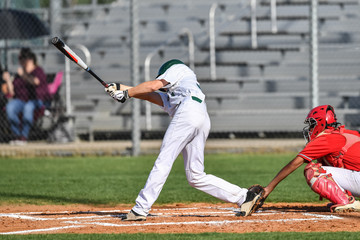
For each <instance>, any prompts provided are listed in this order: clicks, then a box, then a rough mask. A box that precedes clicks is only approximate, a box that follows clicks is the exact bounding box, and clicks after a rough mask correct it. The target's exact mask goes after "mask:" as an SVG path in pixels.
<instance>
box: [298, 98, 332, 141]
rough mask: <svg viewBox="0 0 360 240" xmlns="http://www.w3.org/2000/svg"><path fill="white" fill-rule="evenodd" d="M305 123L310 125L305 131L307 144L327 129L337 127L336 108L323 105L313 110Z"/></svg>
mask: <svg viewBox="0 0 360 240" xmlns="http://www.w3.org/2000/svg"><path fill="white" fill-rule="evenodd" d="M304 123H305V124H308V126H306V127H304V129H303V134H304V137H305V140H306V141H307V142H310V141H311V140H313V139H314V138H315V137H316V136H317V135H319V133H321V132H322V131H324V130H325V129H327V128H332V127H336V126H337V124H338V123H337V119H336V114H335V111H334V108H333V107H332V106H331V105H322V106H318V107H316V108H313V109H312V110H311V111H310V112H309V114H308V115H307V117H306V118H305V122H304Z"/></svg>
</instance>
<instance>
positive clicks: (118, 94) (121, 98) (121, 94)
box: [109, 90, 130, 103]
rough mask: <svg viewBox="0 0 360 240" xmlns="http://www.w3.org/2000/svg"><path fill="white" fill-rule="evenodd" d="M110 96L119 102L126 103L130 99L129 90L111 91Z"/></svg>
mask: <svg viewBox="0 0 360 240" xmlns="http://www.w3.org/2000/svg"><path fill="white" fill-rule="evenodd" d="M109 95H110V96H111V97H112V98H113V99H115V100H116V101H118V102H121V103H124V102H125V101H126V99H128V98H130V96H129V93H128V90H125V91H119V90H117V91H110V92H109Z"/></svg>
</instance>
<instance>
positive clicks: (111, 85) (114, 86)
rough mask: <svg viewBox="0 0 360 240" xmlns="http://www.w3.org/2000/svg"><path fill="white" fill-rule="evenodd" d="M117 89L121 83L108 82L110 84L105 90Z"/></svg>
mask: <svg viewBox="0 0 360 240" xmlns="http://www.w3.org/2000/svg"><path fill="white" fill-rule="evenodd" d="M116 90H120V83H110V84H108V86H107V87H106V88H105V92H108V93H109V92H110V91H116Z"/></svg>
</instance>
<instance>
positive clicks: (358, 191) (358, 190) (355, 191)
mask: <svg viewBox="0 0 360 240" xmlns="http://www.w3.org/2000/svg"><path fill="white" fill-rule="evenodd" d="M322 168H323V169H324V170H326V174H329V173H331V175H332V177H333V179H334V181H335V182H336V183H337V184H338V185H339V187H340V188H342V190H348V191H350V192H351V193H352V195H354V196H355V197H360V172H357V171H352V170H349V169H344V168H337V167H329V166H322Z"/></svg>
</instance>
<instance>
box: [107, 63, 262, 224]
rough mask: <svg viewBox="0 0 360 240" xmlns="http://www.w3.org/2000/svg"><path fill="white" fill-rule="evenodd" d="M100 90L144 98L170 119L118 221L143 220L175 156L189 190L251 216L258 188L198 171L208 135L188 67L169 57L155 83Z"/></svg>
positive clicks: (197, 89) (203, 108) (196, 86)
mask: <svg viewBox="0 0 360 240" xmlns="http://www.w3.org/2000/svg"><path fill="white" fill-rule="evenodd" d="M157 90H160V91H157ZM105 91H106V92H108V93H109V95H110V96H111V97H112V98H114V99H115V100H117V101H119V102H121V103H123V102H125V101H126V100H127V99H129V98H139V99H142V100H147V101H149V102H151V103H154V104H156V105H159V106H160V107H161V108H162V109H163V110H164V111H166V112H167V113H168V114H169V116H170V117H172V120H171V122H170V124H169V126H168V129H167V130H166V133H165V136H164V139H163V142H162V145H161V149H160V154H159V156H158V158H157V159H156V161H155V164H154V167H153V169H152V170H151V172H150V175H149V177H148V180H147V182H146V184H145V186H144V188H143V189H142V190H141V191H140V193H139V195H138V197H137V199H136V204H135V206H134V207H133V208H132V210H131V211H130V212H129V213H128V214H127V216H126V217H125V218H124V219H123V220H125V221H143V220H146V217H147V215H148V214H149V211H150V209H151V206H152V205H153V204H154V202H155V201H156V199H157V198H158V196H159V194H160V192H161V190H162V188H163V186H164V184H165V181H166V179H167V177H168V175H169V173H170V171H171V168H172V165H173V163H174V161H175V159H176V158H177V156H178V155H179V154H180V153H182V155H183V158H184V166H185V173H186V177H187V180H188V182H189V184H190V185H191V186H192V187H194V188H196V189H198V190H201V191H203V192H205V193H207V194H210V195H212V196H214V197H216V198H218V199H221V200H223V201H226V202H231V203H235V204H237V205H238V206H240V212H239V213H238V214H237V215H238V216H249V215H251V213H252V212H253V211H254V209H255V208H256V207H257V205H258V204H259V202H260V199H261V196H262V194H263V192H264V190H263V188H262V187H261V186H259V187H257V188H255V189H250V190H248V189H245V188H241V187H239V186H237V185H234V184H232V183H229V182H227V181H225V180H223V179H221V178H218V177H216V176H214V175H211V174H206V173H205V172H204V148H205V142H206V139H207V137H208V134H209V131H210V118H209V115H208V113H207V109H206V104H205V95H204V93H203V92H202V91H201V88H200V84H199V82H198V81H197V78H196V75H195V73H194V72H193V71H192V70H191V69H190V68H189V67H188V66H186V65H185V64H184V63H183V62H181V61H180V60H177V59H173V60H170V61H167V62H165V63H164V64H163V65H162V66H161V67H160V69H159V72H158V76H157V77H156V79H155V80H152V81H147V82H143V83H141V84H139V85H137V86H135V87H129V86H125V85H123V84H121V85H120V84H115V83H112V84H110V85H109V86H108V87H107V88H105Z"/></svg>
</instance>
